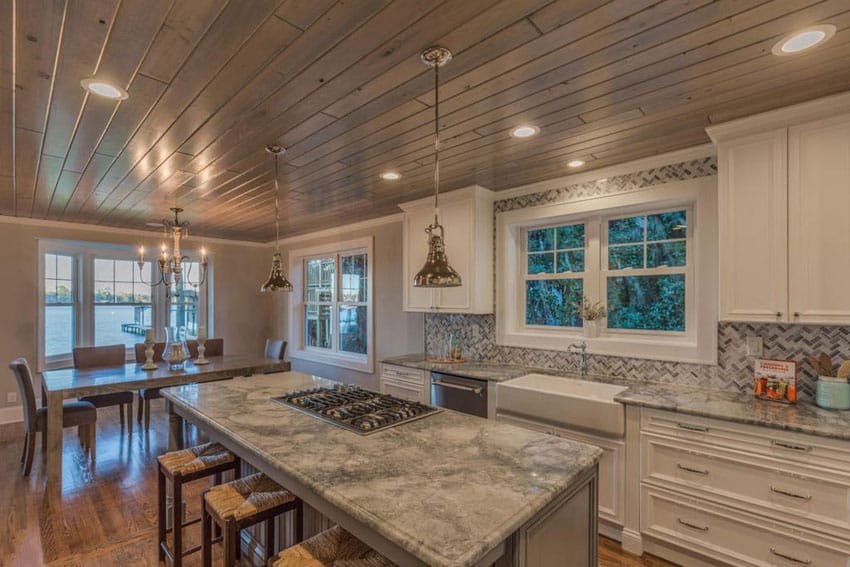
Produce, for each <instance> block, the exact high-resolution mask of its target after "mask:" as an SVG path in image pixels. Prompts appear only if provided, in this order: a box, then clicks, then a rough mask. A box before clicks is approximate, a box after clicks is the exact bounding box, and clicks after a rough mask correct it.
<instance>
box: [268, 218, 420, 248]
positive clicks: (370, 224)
mask: <svg viewBox="0 0 850 567" xmlns="http://www.w3.org/2000/svg"><path fill="white" fill-rule="evenodd" d="M403 218H404V215H403V214H402V213H394V214H391V215H386V216H383V217H376V218H374V219H368V220H364V221H360V222H355V223H351V224H344V225H342V226H335V227H331V228H325V229H322V230H317V231H315V232H306V233H304V234H296V235H295V236H288V237H286V238H281V239H280V244H281V245H283V246H286V245H288V244H296V243H298V242H304V241H306V240H315V239H318V238H327V237H328V236H336V235H339V234H342V233H346V232H354V231H356V230H364V229H367V228H374V227H377V226H382V225H385V224H392V223H396V222H398V223H400V222H401V221H402V219H403ZM274 245H275V241H274V240H271V241H269V242H267V243H266V244H264V246H274Z"/></svg>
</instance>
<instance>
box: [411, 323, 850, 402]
mask: <svg viewBox="0 0 850 567" xmlns="http://www.w3.org/2000/svg"><path fill="white" fill-rule="evenodd" d="M452 335H453V337H454V339H453V340H454V341H458V340H459V341H460V342H461V345H462V348H463V352H464V357H465V358H468V359H473V360H492V361H494V362H500V363H505V364H521V365H523V366H536V367H539V368H553V369H559V370H563V369H569V368H574V364H575V358H574V355H571V354H570V353H568V352H563V351H553V350H542V349H526V348H517V347H508V346H501V345H497V344H496V318H495V317H494V316H493V315H456V314H442V313H438V314H427V315H426V316H425V341H426V345H425V348H426V350H427V352H429V353H432V354H437V353H439V352H440V350H441V349H442V348H443V346H444V345H445V344H446V342H447V341H448V340H449V337H450V336H452ZM748 336H757V337H761V338H762V339H763V341H764V354H763V358H778V359H783V360H785V359H787V360H796V361H797V364H798V379H799V384H798V386H799V387H798V390H799V395H800V397H801V398H805V399H812V398H813V397H814V380H815V378H816V377H815V376H814V374H813V372H812V370H811V368H810V367H809V365H808V363H807V362H806V361H805V357H806V355H809V354H813V353H821V352H825V353H827V354H828V355H830V356H831V357H832V359H833V361H834V362H836V363H837V362H838V361H840V360H850V327H822V326H800V325H774V324H750V323H721V324H720V325H719V328H718V348H719V351H718V361H717V362H718V363H717V366H713V365H706V364H687V363H681V362H668V361H661V360H644V359H640V358H624V357H617V356H597V355H593V354H591V355H589V356H588V359H587V363H588V372H590V373H592V374H604V375H609V376H619V377H623V378H628V379H631V380H636V381H645V382H662V383H676V384H683V385H692V386H697V387H702V388H716V389H724V390H725V389H733V390H738V391H741V392H750V391H752V382H753V362H752V361H753V359H752V358H751V357H748V356H747V346H746V342H747V341H746V339H747V337H748ZM577 340H581V339H577Z"/></svg>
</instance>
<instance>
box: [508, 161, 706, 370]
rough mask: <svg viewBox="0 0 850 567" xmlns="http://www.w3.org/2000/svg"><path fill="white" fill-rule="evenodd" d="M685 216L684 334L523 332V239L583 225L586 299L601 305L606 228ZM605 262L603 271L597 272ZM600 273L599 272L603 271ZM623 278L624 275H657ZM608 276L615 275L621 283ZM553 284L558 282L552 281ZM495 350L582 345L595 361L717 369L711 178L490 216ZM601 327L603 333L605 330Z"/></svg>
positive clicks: (525, 328)
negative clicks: (537, 231) (534, 231)
mask: <svg viewBox="0 0 850 567" xmlns="http://www.w3.org/2000/svg"><path fill="white" fill-rule="evenodd" d="M681 208H686V209H688V212H689V220H688V222H689V225H690V226H688V232H687V234H688V236H687V242H688V244H687V247H688V248H687V254H688V257H689V260H688V263H689V265H690V267H689V268H688V269H689V270H690V271H691V273H690V274H689V275H688V274H686V286H685V289H686V299H685V301H686V331H685V332H684V333H681V332H677V331H645V330H625V329H616V330H607V329H604V328H603V333H602V335H601V336H599V337H594V338H585V337H584V334H583V330H582V329H581V328H580V327H548V326H527V325H525V277H524V275H525V272H526V267H525V265H524V262H525V255H524V249H525V242H524V237H525V231H526V230H527V229H529V228H538V227H547V226H559V225H564V224H571V223H576V222H585V246H586V248H585V273H584V278H585V283H584V294H585V295H586V296H587V297H588V299H589V300H590V301H593V302H596V301H604V298H605V297H606V296H607V293H606V289H605V286H606V284H607V277H608V276H609V275H612V274H611V271H609V270H607V242H605V239H606V238H607V230H605V228H607V224H606V223H607V220H609V219H612V218H618V217H625V216H632V215H635V214H653V213H656V212H663V211H667V210H674V209H681ZM603 262H605V265H603ZM602 268H605V269H604V270H603V269H602ZM659 270H661V269H658V268H655V269H649V270H645V269H644V270H637V269H634V270H624V271H622V275H641V274H642V273H644V272H646V273H650V272H652V273H659ZM617 272H620V271H619V270H617V271H614V274H613V275H619V274H618V273H617ZM557 276H561V274H558V275H557ZM496 278H497V279H496V282H497V297H496V342H497V343H498V344H500V345H505V346H515V347H524V348H537V349H541V348H542V349H548V350H561V351H566V350H568V348H569V345H570V344H571V343H574V342H577V341H581V340H584V341H586V342H587V346H588V351H589V352H591V353H593V354H601V355H611V356H627V357H633V358H644V359H654V360H671V361H677V362H689V363H699V364H716V363H717V182H716V179H715V178H714V177H703V178H699V179H694V180H688V181H680V182H673V183H667V184H664V185H655V186H652V187H649V188H645V189H640V190H636V191H631V192H626V193H619V194H614V195H604V196H597V197H590V198H587V199H581V200H575V201H570V202H568V203H560V204H552V205H544V206H540V207H533V208H526V209H518V210H514V211H507V212H503V213H499V214H497V215H496ZM603 327H605V325H603Z"/></svg>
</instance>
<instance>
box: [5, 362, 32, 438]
mask: <svg viewBox="0 0 850 567" xmlns="http://www.w3.org/2000/svg"><path fill="white" fill-rule="evenodd" d="M9 368H10V369H11V370H12V373H13V374H14V375H15V379H16V380H17V381H18V389H19V390H20V391H21V401H22V403H23V405H24V429H25V430H26V432H27V433H35V430H36V416H37V413H36V409H35V388H34V387H33V384H32V372H31V371H30V365H29V364H28V363H27V359H25V358H16V359H15V360H13V361H12V362H10V363H9Z"/></svg>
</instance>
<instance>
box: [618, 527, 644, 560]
mask: <svg viewBox="0 0 850 567" xmlns="http://www.w3.org/2000/svg"><path fill="white" fill-rule="evenodd" d="M622 533H623V539H622V541H621V543H622V545H623V549H624V550H625V551H628V552H629V553H632V554H634V555H643V551H644V549H643V538H642V537H641V535H640V532H636V531H633V530H629V529H626V528H623V532H622Z"/></svg>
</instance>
